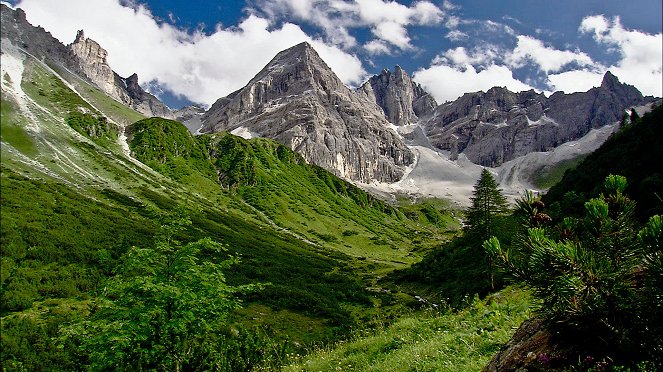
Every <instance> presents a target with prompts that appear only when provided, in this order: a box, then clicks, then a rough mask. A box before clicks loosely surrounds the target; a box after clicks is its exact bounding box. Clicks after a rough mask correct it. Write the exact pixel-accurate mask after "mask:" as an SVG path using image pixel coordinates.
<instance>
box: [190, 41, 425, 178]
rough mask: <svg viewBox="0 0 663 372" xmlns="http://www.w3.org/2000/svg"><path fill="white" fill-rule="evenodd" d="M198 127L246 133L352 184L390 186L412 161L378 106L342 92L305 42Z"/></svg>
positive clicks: (211, 112) (276, 59)
mask: <svg viewBox="0 0 663 372" xmlns="http://www.w3.org/2000/svg"><path fill="white" fill-rule="evenodd" d="M202 121H203V127H202V128H201V132H203V133H212V132H219V131H234V130H248V131H250V132H252V133H255V134H257V135H259V136H261V137H268V138H273V139H275V140H277V141H278V142H280V143H282V144H284V145H286V146H288V147H290V148H291V149H293V150H295V151H297V152H299V153H300V154H301V155H303V156H304V158H305V159H306V160H307V161H308V162H311V163H314V164H317V165H319V166H321V167H323V168H325V169H328V170H330V171H331V172H333V173H335V174H337V175H339V176H341V177H345V178H348V179H352V180H358V181H364V182H370V181H373V180H379V181H396V180H398V179H400V178H401V177H402V175H403V173H404V168H405V166H406V165H409V164H411V163H412V162H413V160H414V155H413V153H412V152H411V151H410V149H408V148H407V146H405V144H404V143H403V142H402V140H401V139H400V137H399V136H398V135H397V134H396V133H395V132H394V131H393V130H391V129H390V128H389V123H388V122H387V121H386V120H385V118H384V116H383V113H382V111H381V110H380V108H379V107H378V106H377V105H376V104H375V103H374V102H371V101H370V100H369V99H368V98H367V97H366V96H365V95H363V94H359V93H357V92H355V91H353V90H350V89H349V88H347V87H346V86H345V85H344V84H343V83H342V82H341V80H340V79H339V78H338V77H337V76H336V75H335V74H334V72H333V71H332V70H331V69H330V68H329V67H328V66H327V64H326V63H325V62H324V61H323V60H322V59H321V58H320V57H319V56H318V54H317V52H316V51H315V50H314V49H313V48H312V47H311V45H310V44H308V43H301V44H298V45H296V46H294V47H292V48H290V49H287V50H285V51H283V52H280V53H279V54H277V55H276V57H274V59H272V61H271V62H269V64H267V66H265V67H264V68H263V69H262V71H260V72H259V73H258V74H257V75H256V76H255V77H254V78H253V79H252V80H251V81H250V82H249V83H248V84H247V85H246V86H245V87H244V88H242V89H240V90H238V91H236V92H234V93H232V94H230V95H229V96H227V97H225V98H221V99H219V100H218V101H216V102H215V103H214V104H213V105H212V107H211V108H210V109H209V111H208V112H207V113H205V115H203V118H202Z"/></svg>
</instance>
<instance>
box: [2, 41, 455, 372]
mask: <svg viewBox="0 0 663 372" xmlns="http://www.w3.org/2000/svg"><path fill="white" fill-rule="evenodd" d="M5 58H15V59H16V60H17V61H19V62H20V64H21V65H22V66H24V69H23V71H22V73H21V77H22V81H20V82H15V81H11V79H9V78H7V77H5V78H4V79H3V86H2V87H3V97H2V116H3V120H2V178H1V181H2V182H1V192H2V193H1V197H2V216H1V218H2V224H1V225H2V238H1V239H2V241H1V243H2V244H1V246H2V250H1V251H0V255H1V264H2V270H1V271H2V274H3V275H2V284H1V287H0V290H1V293H0V295H1V296H2V309H1V312H2V341H1V342H2V361H3V365H4V366H7V368H10V369H12V368H17V369H21V368H27V369H62V368H64V369H67V368H70V367H71V368H73V367H74V366H76V365H80V363H86V362H85V360H84V359H80V355H77V354H76V352H74V351H72V350H69V349H61V348H58V347H57V345H56V343H57V340H58V337H59V336H58V335H59V332H60V329H61V326H62V325H63V324H64V323H71V322H78V321H84V320H85V319H86V318H87V317H88V315H89V314H90V311H92V310H91V309H93V308H94V305H93V304H94V303H96V301H97V299H98V298H99V296H101V295H102V294H103V292H100V291H101V290H102V289H103V287H104V283H106V281H107V280H109V278H112V277H114V276H115V273H116V271H117V270H118V265H119V264H120V263H121V262H123V256H124V254H125V253H126V252H128V251H129V249H130V248H131V247H132V246H136V247H143V248H147V247H150V246H152V245H153V244H154V242H153V238H154V236H155V235H157V234H158V232H159V230H160V229H161V226H162V223H161V220H160V216H161V215H163V214H164V213H165V214H169V213H173V211H174V210H177V209H182V208H183V209H184V210H185V211H186V213H187V214H188V216H189V218H190V219H191V221H192V222H193V223H192V225H191V226H190V227H189V228H188V229H187V230H185V231H182V232H180V233H179V234H178V236H177V239H179V240H181V241H182V242H185V243H186V242H193V241H197V240H199V239H201V238H206V237H209V238H212V239H214V240H216V241H219V242H221V243H223V244H225V245H227V246H228V254H231V255H234V256H237V257H239V259H240V264H238V265H236V266H235V267H234V268H233V270H231V271H229V272H228V273H227V275H226V276H227V279H228V282H229V284H230V285H242V284H248V283H263V284H264V289H263V290H261V291H258V292H255V293H251V294H246V295H242V296H240V298H239V300H241V301H242V302H243V307H242V308H241V309H239V310H237V311H235V312H234V313H233V314H231V315H230V320H229V324H234V326H233V327H235V328H236V329H238V330H239V332H240V334H241V335H244V336H241V337H248V336H246V335H247V334H250V333H251V332H253V331H252V330H255V328H256V327H261V328H260V329H261V330H260V331H259V332H258V333H256V335H262V336H259V338H261V337H262V338H265V340H270V339H274V340H281V341H279V342H280V344H283V345H290V347H294V348H301V347H302V346H293V345H309V344H312V343H318V342H326V341H328V340H331V339H334V338H337V337H344V336H347V335H348V334H349V332H350V331H351V330H352V329H354V328H355V327H358V326H359V325H360V324H364V323H366V322H368V323H370V322H372V321H373V319H375V318H376V317H378V316H383V315H384V314H388V313H390V312H392V311H393V312H399V311H401V310H399V309H401V308H403V306H404V304H407V303H409V302H411V300H410V299H407V298H401V297H399V296H396V295H394V294H390V293H388V292H387V291H383V290H382V289H380V288H375V285H376V281H375V278H376V275H378V273H380V272H389V271H391V270H393V269H394V268H397V267H404V266H406V265H408V264H409V263H411V262H415V261H417V260H418V259H419V257H420V255H421V254H423V253H424V252H425V251H426V250H428V249H430V247H432V246H433V245H434V244H435V240H437V239H439V238H441V237H443V236H446V235H447V234H448V233H449V232H450V231H451V232H452V231H453V230H454V229H455V228H456V226H457V224H456V222H455V220H454V219H453V218H452V217H451V215H450V214H449V213H448V211H447V210H445V207H444V205H442V204H439V203H428V204H426V205H409V206H407V207H405V208H397V207H394V206H390V205H387V204H385V203H384V202H381V201H379V200H376V199H374V198H373V197H371V196H370V195H369V194H367V193H365V192H364V191H362V190H360V189H358V188H356V187H355V186H353V185H351V184H349V183H347V182H345V181H342V180H340V179H338V178H336V177H335V176H333V175H331V174H330V173H329V172H327V171H325V170H322V169H321V168H319V167H315V166H312V165H308V164H306V163H305V162H303V161H302V159H301V157H300V156H299V155H297V154H296V153H294V152H292V151H291V150H289V149H287V148H285V147H283V146H281V145H279V144H277V143H276V142H274V141H271V140H264V139H256V140H252V141H246V140H244V139H241V138H238V137H234V136H232V135H229V134H219V135H214V136H198V137H193V136H192V135H191V134H190V133H189V132H188V131H187V130H186V128H185V127H184V126H183V125H182V124H180V123H177V122H173V121H167V120H164V119H157V118H151V119H144V120H139V121H138V122H137V123H136V124H134V125H131V126H129V127H128V128H127V130H126V134H128V135H129V136H130V141H129V144H130V147H131V150H132V152H133V154H134V156H135V159H134V158H129V157H127V156H126V155H125V154H124V153H123V149H122V144H121V143H119V142H120V140H121V138H122V136H123V134H124V133H123V132H125V130H124V126H125V124H126V123H129V122H132V120H134V119H140V116H137V114H136V113H135V112H133V111H131V110H129V109H118V107H116V103H115V102H114V101H113V100H112V99H110V98H108V97H106V96H105V95H103V93H101V92H99V91H98V90H96V88H94V87H92V86H91V85H89V84H88V83H85V82H84V81H82V80H80V79H77V78H76V77H75V76H73V75H71V74H68V73H66V72H62V71H60V70H59V69H58V68H52V67H50V66H48V65H46V64H44V63H43V62H41V61H37V60H35V59H32V57H30V56H27V55H22V54H16V53H14V54H12V55H7V56H5V55H3V63H4V59H5ZM58 71H60V72H58ZM19 89H20V90H21V91H22V92H25V95H21V94H19V93H17V91H18V90H19ZM81 92H85V93H81ZM106 110H111V111H110V112H108V111H106ZM107 112H108V113H107ZM141 149H142V150H141ZM136 159H137V160H140V161H142V163H141V162H138V161H137V160H136ZM143 163H144V164H147V165H148V166H149V167H147V166H145V165H144V164H143ZM150 167H152V168H153V169H152V168H150ZM265 314H270V316H265ZM256 319H258V320H256ZM233 332H234V331H233ZM233 332H230V335H232V334H234V333H233ZM229 337H231V338H232V337H234V336H229ZM238 337H239V336H238ZM256 337H258V336H256ZM237 340H238V339H237ZM237 340H236V341H237ZM285 340H290V341H289V342H286V341H285ZM233 342H234V341H233ZM242 342H243V341H242ZM251 342H254V343H257V344H261V342H263V341H260V340H258V339H255V340H254V341H251ZM264 342H268V341H264ZM231 344H232V343H231ZM242 345H243V344H242V343H240V341H237V347H238V348H241V347H244V346H242ZM261 345H263V346H265V345H267V344H264V343H262V344H261ZM246 347H248V346H246ZM270 347H271V346H270ZM283 350H285V349H283ZM283 353H285V351H283ZM240 354H241V353H240ZM242 355H243V356H240V357H238V358H240V359H238V361H240V362H241V361H244V362H245V361H246V360H248V359H250V358H257V359H256V360H262V359H264V358H265V356H256V355H253V356H252V357H249V356H248V354H247V355H244V354H242ZM279 355H280V354H279ZM242 358H243V359H242ZM247 358H248V359H247ZM240 362H238V363H240ZM244 362H241V363H244Z"/></svg>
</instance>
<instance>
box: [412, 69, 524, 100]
mask: <svg viewBox="0 0 663 372" xmlns="http://www.w3.org/2000/svg"><path fill="white" fill-rule="evenodd" d="M414 80H415V81H416V82H418V83H419V84H421V85H422V86H423V87H424V89H426V90H427V91H429V92H430V93H431V94H432V95H433V97H435V99H436V100H437V102H440V103H442V102H445V101H452V100H455V99H456V98H458V97H460V96H462V95H463V94H464V93H467V92H476V91H480V90H483V91H487V90H488V89H490V88H492V87H494V86H502V87H506V88H507V89H509V90H511V91H514V92H519V91H523V90H529V89H532V87H530V86H529V85H527V84H525V83H523V82H521V81H519V80H517V79H515V78H514V77H513V74H512V72H511V70H509V69H508V68H507V67H505V66H498V65H490V66H488V67H487V68H485V69H483V70H481V71H477V70H476V69H475V68H474V67H473V66H472V65H466V66H465V67H464V69H460V68H456V67H451V66H446V65H434V66H431V67H429V68H427V69H421V70H418V71H416V72H415V73H414Z"/></svg>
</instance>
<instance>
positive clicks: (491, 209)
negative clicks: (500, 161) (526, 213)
mask: <svg viewBox="0 0 663 372" xmlns="http://www.w3.org/2000/svg"><path fill="white" fill-rule="evenodd" d="M470 200H471V201H472V206H471V207H470V209H469V210H468V211H467V219H466V221H465V223H466V228H465V229H466V232H467V233H470V234H473V235H475V236H476V237H477V238H478V239H479V240H481V241H484V240H486V239H488V238H490V237H491V236H492V235H494V234H493V230H494V228H495V222H496V217H497V216H500V215H503V214H505V213H506V212H507V211H508V205H507V202H506V198H505V197H504V195H503V194H502V190H500V189H499V188H498V187H497V182H496V181H495V178H494V177H493V175H492V174H491V173H490V172H489V171H488V170H487V169H485V168H484V169H483V171H482V172H481V177H480V178H479V181H477V183H476V184H475V185H474V191H473V192H472V198H471V199H470Z"/></svg>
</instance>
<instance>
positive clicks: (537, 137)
mask: <svg viewBox="0 0 663 372" xmlns="http://www.w3.org/2000/svg"><path fill="white" fill-rule="evenodd" d="M650 101H651V99H649V98H645V97H643V96H642V94H641V93H640V92H639V91H638V90H637V89H636V88H635V87H633V86H630V85H627V84H622V83H620V82H619V80H618V79H617V78H616V77H615V76H614V75H612V74H611V73H610V72H607V73H606V74H605V76H604V79H603V83H602V84H601V86H600V87H598V88H592V89H590V90H589V91H587V92H582V93H572V94H564V93H563V92H556V93H555V94H553V95H551V96H550V97H546V96H544V95H543V94H537V93H535V92H534V91H527V92H520V93H513V92H510V91H508V90H506V89H504V88H498V87H496V88H492V89H490V90H489V91H488V92H485V93H484V92H476V93H467V94H465V95H464V96H462V97H461V98H459V99H458V100H456V101H454V102H450V103H446V104H444V105H440V106H438V107H437V108H436V109H435V112H434V114H433V116H432V118H431V119H430V120H428V121H426V122H425V123H424V127H425V131H426V134H427V135H428V136H429V138H430V140H431V143H432V144H433V145H434V146H435V147H437V148H439V149H442V150H448V151H450V152H451V154H452V155H457V154H459V153H464V154H465V155H467V157H468V158H469V159H470V160H471V161H472V162H474V163H476V164H480V165H484V166H490V167H495V166H499V165H501V164H502V163H504V162H506V161H508V160H511V159H514V158H517V157H519V156H523V155H526V154H528V153H530V152H536V151H548V150H550V149H552V148H554V147H556V146H559V145H561V144H562V143H565V142H568V141H571V140H575V139H578V138H580V137H582V136H584V135H585V134H587V133H588V132H589V131H590V130H591V129H593V128H599V127H602V126H604V125H608V124H614V123H616V122H618V121H619V120H620V119H621V117H622V115H623V113H624V110H625V109H628V108H630V107H633V106H639V105H643V104H646V103H648V102H650Z"/></svg>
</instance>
